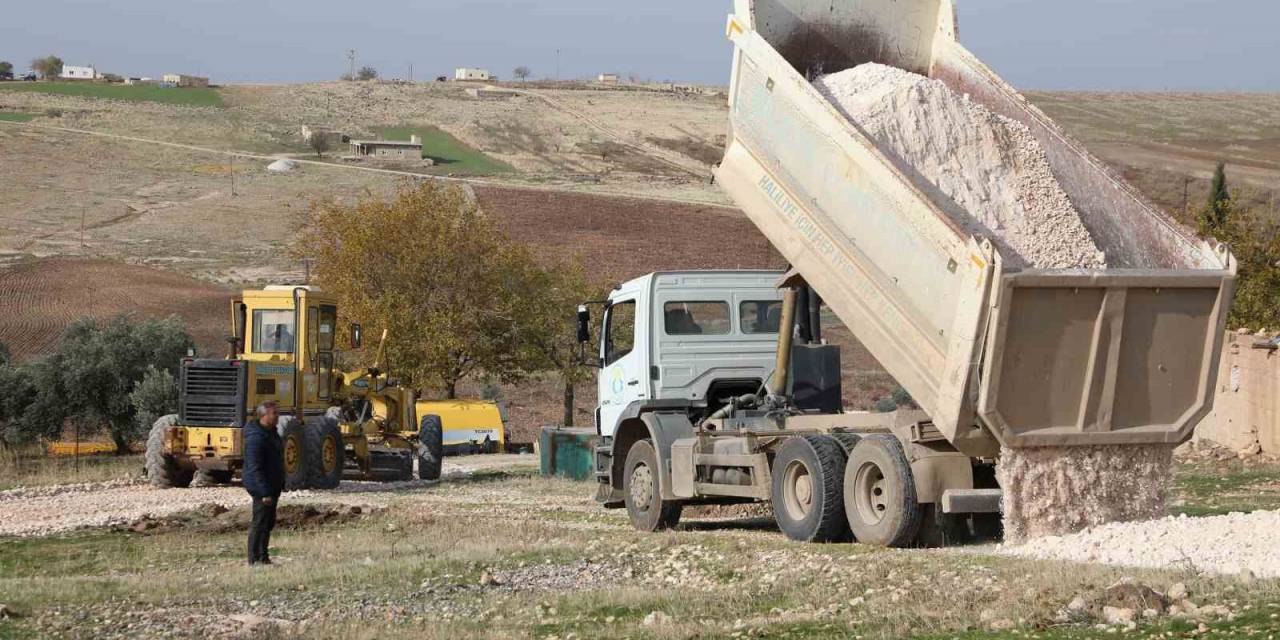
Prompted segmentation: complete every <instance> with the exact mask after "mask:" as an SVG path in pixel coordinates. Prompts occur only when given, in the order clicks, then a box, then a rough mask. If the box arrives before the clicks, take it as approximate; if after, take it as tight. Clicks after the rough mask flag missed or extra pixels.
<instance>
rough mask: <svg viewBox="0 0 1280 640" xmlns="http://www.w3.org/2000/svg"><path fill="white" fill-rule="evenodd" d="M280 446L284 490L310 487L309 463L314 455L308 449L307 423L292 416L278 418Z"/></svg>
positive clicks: (313, 459) (313, 458)
mask: <svg viewBox="0 0 1280 640" xmlns="http://www.w3.org/2000/svg"><path fill="white" fill-rule="evenodd" d="M280 422H281V425H280V426H279V427H278V429H279V430H280V440H281V447H282V448H283V450H284V451H283V455H284V490H285V491H298V490H300V489H308V488H310V487H311V465H312V464H314V462H315V456H314V455H312V454H311V453H310V452H309V451H308V449H309V447H308V446H307V445H308V441H309V438H308V437H307V431H308V429H307V425H306V424H305V423H303V422H302V421H301V420H297V419H294V418H287V419H286V418H284V417H281V418H280Z"/></svg>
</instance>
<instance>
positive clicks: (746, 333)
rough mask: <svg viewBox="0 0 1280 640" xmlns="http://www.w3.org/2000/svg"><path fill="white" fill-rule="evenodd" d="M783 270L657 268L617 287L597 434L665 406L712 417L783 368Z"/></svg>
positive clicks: (608, 306)
mask: <svg viewBox="0 0 1280 640" xmlns="http://www.w3.org/2000/svg"><path fill="white" fill-rule="evenodd" d="M781 275H782V274H781V273H780V272H777V271H696V272H661V273H650V274H648V275H644V276H640V277H639V278H635V279H633V280H629V281H627V282H625V283H623V284H621V285H619V286H618V287H617V288H616V289H614V290H613V292H612V293H610V294H609V297H608V300H607V301H606V302H605V303H604V313H603V317H602V320H601V323H600V327H599V341H598V343H597V344H598V349H599V352H598V354H597V355H598V357H599V362H600V375H599V376H598V382H597V385H598V388H597V394H598V398H599V404H598V406H597V407H596V415H595V417H596V431H597V433H598V434H599V435H601V436H603V437H605V438H612V437H613V436H614V435H615V434H616V433H617V432H618V430H619V428H620V426H621V425H622V424H623V423H624V422H626V421H627V420H629V419H635V418H636V417H638V416H639V415H640V414H641V413H643V412H645V411H649V410H653V409H656V408H666V409H686V410H688V411H691V412H693V413H701V414H709V413H711V412H713V411H715V410H716V409H718V408H719V407H721V406H723V405H724V404H725V403H726V402H728V400H729V399H730V398H734V397H737V396H740V395H743V394H748V393H754V392H756V391H757V390H759V389H760V387H761V385H763V384H764V383H765V381H766V379H768V377H769V374H770V373H771V372H772V370H773V367H774V354H775V351H776V349H777V342H778V322H779V319H780V317H781V313H782V296H781V293H780V292H779V291H778V289H777V288H776V286H775V283H776V282H777V280H778V278H779V277H780V276H781Z"/></svg>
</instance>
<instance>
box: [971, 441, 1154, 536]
mask: <svg viewBox="0 0 1280 640" xmlns="http://www.w3.org/2000/svg"><path fill="white" fill-rule="evenodd" d="M996 479H997V480H998V481H999V483H1000V486H1001V487H1002V488H1003V489H1004V502H1003V504H1002V508H1003V509H1004V539H1005V540H1007V541H1010V542H1019V541H1022V540H1025V539H1027V538H1034V537H1037V536H1045V535H1060V534H1064V533H1071V532H1073V531H1080V530H1082V529H1087V528H1089V527H1093V526H1097V525H1100V524H1104V523H1108V522H1129V521H1134V520H1152V519H1155V518H1159V517H1160V516H1163V515H1164V513H1165V501H1166V500H1167V499H1168V497H1169V489H1170V488H1171V486H1172V484H1173V448H1172V447H1170V446H1168V445H1163V444H1158V445H1144V446H1105V447H1032V448H1025V449H1010V448H1003V449H1001V451H1000V462H999V464H998V466H997V467H996Z"/></svg>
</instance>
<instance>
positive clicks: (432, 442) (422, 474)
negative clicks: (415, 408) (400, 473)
mask: <svg viewBox="0 0 1280 640" xmlns="http://www.w3.org/2000/svg"><path fill="white" fill-rule="evenodd" d="M443 464H444V423H443V422H441V421H440V416H438V415H435V414H434V413H433V414H428V415H425V416H422V421H421V422H420V423H418V479H419V480H439V479H440V468H441V466H442V465H443Z"/></svg>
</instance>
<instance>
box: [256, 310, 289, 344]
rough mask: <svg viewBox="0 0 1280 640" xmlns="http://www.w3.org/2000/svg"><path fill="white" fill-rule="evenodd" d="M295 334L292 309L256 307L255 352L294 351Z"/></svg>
mask: <svg viewBox="0 0 1280 640" xmlns="http://www.w3.org/2000/svg"><path fill="white" fill-rule="evenodd" d="M294 334H295V329H294V326H293V310H292V309H254V311H253V351H254V352H255V353H292V352H293V337H294Z"/></svg>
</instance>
